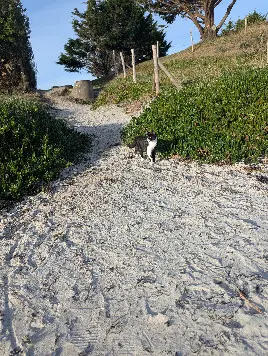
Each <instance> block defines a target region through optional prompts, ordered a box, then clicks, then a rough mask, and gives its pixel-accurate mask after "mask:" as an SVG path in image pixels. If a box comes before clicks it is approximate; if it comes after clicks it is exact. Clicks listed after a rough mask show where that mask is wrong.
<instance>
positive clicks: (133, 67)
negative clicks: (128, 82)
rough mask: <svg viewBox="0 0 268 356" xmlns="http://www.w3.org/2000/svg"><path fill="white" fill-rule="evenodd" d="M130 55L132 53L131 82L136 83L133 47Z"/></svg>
mask: <svg viewBox="0 0 268 356" xmlns="http://www.w3.org/2000/svg"><path fill="white" fill-rule="evenodd" d="M131 55H132V69H133V82H134V83H137V77H136V66H135V52H134V49H133V48H132V49H131Z"/></svg>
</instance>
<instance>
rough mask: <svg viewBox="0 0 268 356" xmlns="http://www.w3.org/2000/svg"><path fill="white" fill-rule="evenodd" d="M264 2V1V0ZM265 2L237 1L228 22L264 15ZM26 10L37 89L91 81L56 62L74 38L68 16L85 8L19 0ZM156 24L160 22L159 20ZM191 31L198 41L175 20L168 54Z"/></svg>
mask: <svg viewBox="0 0 268 356" xmlns="http://www.w3.org/2000/svg"><path fill="white" fill-rule="evenodd" d="M266 1H267V0H266ZM266 1H265V0H254V1H252V0H237V3H236V4H235V5H234V7H233V10H232V12H231V14H230V16H229V18H228V19H231V20H237V19H238V18H244V17H245V16H246V15H247V14H248V13H249V12H252V11H254V10H257V11H258V12H261V13H265V14H266V13H267V12H268V4H267V5H265V4H264V3H265V2H266ZM230 2H231V0H223V1H222V3H221V4H220V5H219V6H218V7H217V8H216V11H215V18H216V21H215V22H216V24H217V23H218V22H219V20H220V19H221V18H222V16H223V15H224V13H225V10H226V8H227V6H228V4H229V3H230ZM22 3H23V6H24V7H25V8H26V9H27V15H28V16H29V18H30V25H31V31H32V33H31V44H32V47H33V51H34V56H35V62H36V65H37V69H38V77H37V78H38V88H40V89H49V88H51V87H52V86H53V85H65V84H74V82H75V81H76V80H81V79H92V78H93V77H92V76H91V75H90V74H88V73H86V72H84V73H69V72H66V71H65V70H64V67H63V66H60V65H57V64H56V61H57V60H58V57H59V55H60V53H61V52H62V51H63V47H64V45H65V43H66V42H67V40H68V38H72V37H74V33H73V30H72V24H71V21H72V16H71V13H72V11H73V10H74V8H75V7H77V8H78V9H79V10H83V9H85V4H84V1H81V0H45V1H40V0H22ZM159 23H164V22H163V21H161V20H160V21H159ZM191 29H192V30H193V37H194V41H196V42H198V41H199V32H198V31H197V29H195V27H194V25H193V23H192V22H191V21H189V20H185V19H181V18H177V20H176V21H175V23H173V24H172V25H169V26H168V28H167V30H166V34H167V36H166V39H167V40H168V41H169V42H170V41H171V42H172V47H171V49H170V50H169V54H172V53H174V52H179V51H180V50H182V49H184V48H186V47H188V46H189V45H190V35H189V33H190V30H191Z"/></svg>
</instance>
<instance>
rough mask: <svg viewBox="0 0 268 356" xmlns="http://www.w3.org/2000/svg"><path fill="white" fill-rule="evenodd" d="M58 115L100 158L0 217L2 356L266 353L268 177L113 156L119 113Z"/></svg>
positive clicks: (117, 150) (69, 111) (67, 110)
mask: <svg viewBox="0 0 268 356" xmlns="http://www.w3.org/2000/svg"><path fill="white" fill-rule="evenodd" d="M57 106H58V107H59V108H61V109H64V111H61V113H60V115H61V116H63V117H68V118H69V120H70V122H71V123H72V124H74V125H75V126H77V128H78V129H79V130H81V131H86V132H89V133H93V134H94V135H95V140H94V149H93V152H92V153H91V154H90V155H88V157H87V158H86V160H85V161H84V162H83V163H82V164H80V165H79V166H76V167H73V168H70V169H69V170H66V171H65V172H64V173H63V174H62V177H61V179H59V180H58V181H56V182H54V183H53V184H52V185H51V188H50V190H49V192H47V193H41V194H39V195H37V196H35V197H29V198H28V199H26V201H25V202H23V203H21V204H18V205H17V206H16V208H15V209H14V210H12V211H11V212H9V213H5V212H3V213H2V217H1V216H0V217H1V219H2V220H1V221H2V231H1V230H0V233H1V235H2V238H1V240H0V242H1V249H0V254H1V289H0V303H1V307H0V310H1V314H0V315H1V322H0V323H1V330H2V333H1V338H0V341H1V344H0V355H3V356H6V355H37V356H41V355H42V356H43V355H44V356H45V355H46V356H47V355H54V356H59V355H65V356H72V355H80V356H86V355H97V356H98V355H107V356H108V355H126V356H129V355H137V356H140V355H141V356H143V355H151V354H152V355H159V356H160V355H173V356H175V355H177V356H178V355H181V356H186V355H187V356H188V355H226V356H227V355H267V354H268V328H267V326H268V325H267V324H268V322H267V314H266V310H267V308H268V268H267V266H268V264H267V262H268V219H267V216H268V186H267V184H264V183H261V182H259V181H258V180H257V179H256V174H260V173H256V172H255V173H254V172H253V173H248V172H247V171H245V170H244V169H243V168H241V167H240V166H238V167H232V168H230V167H229V168H228V167H217V166H206V165H197V164H185V163H180V162H178V161H174V160H170V161H166V160H163V161H158V162H157V163H156V164H155V166H154V167H152V168H151V167H150V165H149V163H148V162H141V161H140V160H139V159H138V158H136V157H132V158H131V151H130V150H129V149H127V148H125V147H121V146H118V145H117V144H118V142H119V139H120V137H119V132H120V129H121V128H122V125H124V124H125V123H126V122H128V121H129V119H130V118H129V116H127V115H126V114H124V113H123V112H122V111H121V109H119V108H116V107H113V108H110V109H107V108H106V109H105V108H104V109H101V110H98V111H90V109H89V108H88V106H82V105H76V104H70V103H61V102H59V103H58V104H57ZM262 174H264V175H266V176H267V170H266V172H265V173H262ZM238 288H239V289H240V290H242V291H243V293H244V294H245V295H246V296H247V297H248V299H249V300H250V301H251V302H252V303H254V305H255V306H257V307H259V308H260V309H261V310H262V311H263V312H262V313H261V314H260V313H258V312H257V311H256V310H255V309H254V308H252V307H250V306H249V305H248V304H247V303H245V302H244V301H243V300H242V299H241V298H239V296H238V293H237V289H238Z"/></svg>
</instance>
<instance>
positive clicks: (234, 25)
mask: <svg viewBox="0 0 268 356" xmlns="http://www.w3.org/2000/svg"><path fill="white" fill-rule="evenodd" d="M266 16H267V15H263V14H261V13H258V12H257V11H256V10H255V11H254V12H251V13H249V14H248V15H247V25H248V26H251V25H253V24H256V23H260V22H263V21H265V20H266ZM244 28H245V19H238V20H237V21H236V22H233V21H229V22H228V23H227V25H226V26H225V28H224V29H223V30H222V32H221V35H222V36H228V35H229V34H230V33H232V32H238V31H241V30H243V29H244Z"/></svg>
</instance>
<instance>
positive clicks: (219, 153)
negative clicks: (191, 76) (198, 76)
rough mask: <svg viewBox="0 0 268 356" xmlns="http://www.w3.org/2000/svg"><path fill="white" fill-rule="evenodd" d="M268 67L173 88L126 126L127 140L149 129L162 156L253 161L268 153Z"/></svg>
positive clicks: (123, 135) (222, 160) (124, 132)
mask: <svg viewBox="0 0 268 356" xmlns="http://www.w3.org/2000/svg"><path fill="white" fill-rule="evenodd" d="M267 82H268V70H267V69H255V70H248V71H245V72H241V71H240V72H234V73H233V74H225V75H223V76H222V77H220V78H218V79H216V80H214V81H211V82H209V81H206V82H201V83H199V84H198V85H196V84H194V85H189V86H187V87H185V88H184V89H182V90H181V91H179V92H178V91H175V90H174V89H172V90H169V91H167V92H165V93H163V94H162V95H161V96H159V98H158V99H156V100H155V101H154V102H153V103H152V105H151V107H150V108H148V109H146V110H145V111H144V112H143V113H142V114H141V115H140V117H138V118H132V120H131V122H130V123H129V124H128V125H127V126H126V127H125V128H124V129H123V131H122V139H123V142H124V143H126V144H128V143H131V142H133V140H134V138H135V137H136V136H138V135H142V134H144V133H145V131H147V130H155V131H156V133H157V134H158V138H159V152H160V156H162V157H168V156H171V155H175V154H178V155H180V156H181V157H183V158H187V159H195V160H199V161H202V162H210V163H212V162H230V163H231V162H238V161H244V162H254V161H257V160H258V158H259V157H261V156H264V155H267V154H268V118H267V112H268V86H267Z"/></svg>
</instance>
